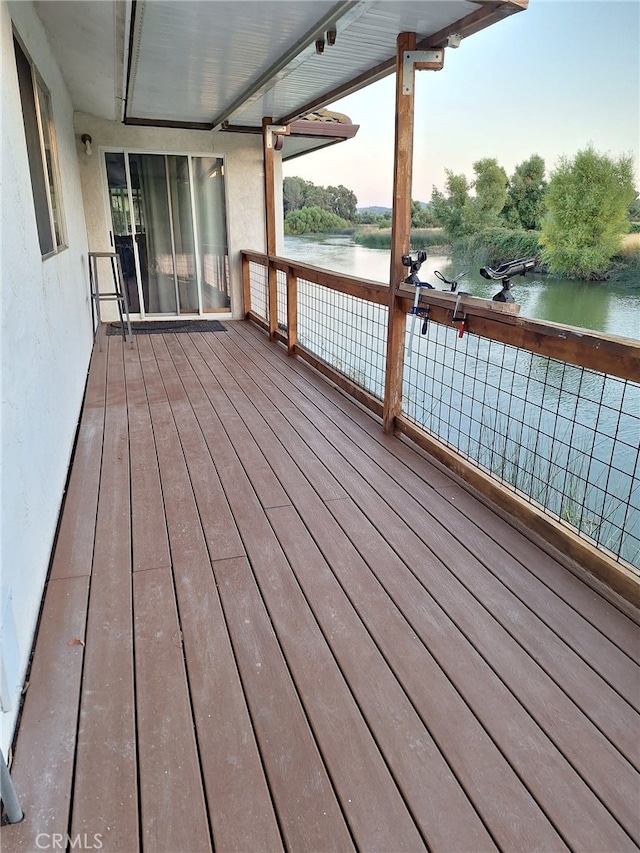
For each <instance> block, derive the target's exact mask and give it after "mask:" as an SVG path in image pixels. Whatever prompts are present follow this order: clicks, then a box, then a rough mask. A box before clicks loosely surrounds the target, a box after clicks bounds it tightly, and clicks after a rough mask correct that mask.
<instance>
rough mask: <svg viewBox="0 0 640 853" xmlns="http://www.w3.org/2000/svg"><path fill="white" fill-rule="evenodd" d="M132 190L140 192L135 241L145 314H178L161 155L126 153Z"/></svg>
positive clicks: (163, 161) (169, 220)
mask: <svg viewBox="0 0 640 853" xmlns="http://www.w3.org/2000/svg"><path fill="white" fill-rule="evenodd" d="M129 172H130V176H131V189H132V191H133V193H134V196H135V194H136V193H138V194H139V198H140V204H139V206H138V209H137V210H136V211H135V214H136V216H135V228H136V234H135V240H136V246H137V249H138V256H139V262H140V278H141V280H142V292H143V294H144V310H145V313H147V314H177V313H178V304H177V298H176V277H175V266H174V254H173V243H172V239H171V237H172V235H171V213H170V209H169V194H168V191H167V189H168V188H167V174H166V166H165V157H164V155H163V154H129Z"/></svg>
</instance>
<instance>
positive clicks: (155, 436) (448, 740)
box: [2, 323, 640, 853]
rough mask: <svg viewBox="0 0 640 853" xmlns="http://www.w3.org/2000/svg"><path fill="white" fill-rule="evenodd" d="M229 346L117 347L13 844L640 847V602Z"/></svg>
mask: <svg viewBox="0 0 640 853" xmlns="http://www.w3.org/2000/svg"><path fill="white" fill-rule="evenodd" d="M227 325H228V331H226V332H223V333H217V334H216V333H204V334H180V335H169V334H167V335H153V336H138V337H136V338H135V343H134V348H133V349H131V348H130V347H128V346H124V347H123V343H122V340H121V339H120V338H114V337H111V338H108V339H107V341H108V348H107V349H106V351H105V352H103V353H100V352H97V351H96V352H95V353H94V356H93V361H92V365H91V372H90V378H89V385H88V390H87V396H86V401H85V406H84V409H83V414H82V422H81V427H80V433H79V439H78V445H77V449H76V454H75V459H74V464H73V469H72V474H71V478H70V482H69V490H68V493H67V497H66V501H65V506H64V512H63V516H62V520H61V525H60V532H59V537H58V542H57V546H56V550H55V553H54V558H53V563H52V569H51V575H50V579H49V582H48V586H47V590H46V597H45V601H44V607H43V612H42V618H41V624H40V629H39V634H38V639H37V643H36V646H35V654H34V658H33V665H32V669H31V674H30V681H29V686H28V690H27V692H26V697H25V703H24V710H23V714H22V719H21V723H20V729H19V735H18V739H17V746H16V752H15V760H14V765H13V771H12V773H13V778H14V782H15V785H16V789H17V792H18V795H19V796H20V798H21V802H22V806H23V809H24V811H25V813H26V820H25V822H24V823H22V824H20V825H17V826H5V827H3V829H2V843H3V849H5V850H35V849H55V848H54V846H53V844H52V841H51V839H52V838H53V837H54V833H58V834H60V835H61V837H62V836H66V835H69V836H70V839H71V842H70V843H71V844H72V845H73V844H74V843H75V849H78V845H77V839H78V836H80V837H81V838H80V841H81V842H82V845H81V846H82V849H96V848H98V847H101V848H102V849H103V850H116V849H118V850H124V851H136V850H138V849H143V848H144V849H145V850H148V851H160V850H166V851H172V853H175V851H181V853H190V851H193V852H194V853H196V851H198V853H199V851H205V850H210V849H212V848H213V847H215V849H217V850H238V851H252V853H253V851H258V850H265V851H275V850H278V849H282V848H287V849H289V850H292V851H294V853H301V852H302V851H328V850H339V851H344V850H348V849H352V848H356V849H359V850H363V851H414V850H423V849H425V848H426V849H429V850H431V851H438V850H442V851H471V850H473V851H478V850H494V849H496V848H498V849H501V850H505V851H512V850H533V849H536V850H553V851H559V850H562V849H565V848H566V847H569V848H572V849H576V850H580V851H587V850H591V851H623V850H635V849H637V844H638V840H639V835H640V829H639V818H638V814H639V811H638V802H639V796H640V782H639V779H640V777H639V775H638V773H637V769H636V768H638V767H639V766H640V756H639V753H640V749H639V737H638V735H639V727H638V714H637V709H638V704H639V694H640V689H639V688H640V680H639V679H640V669H639V667H638V661H639V659H640V650H639V648H638V633H637V624H636V623H635V622H634V621H633V618H632V617H633V615H634V614H633V612H632V611H631V609H630V608H628V609H627V610H626V612H623V610H620V609H618V608H617V607H616V606H615V603H612V602H610V601H607V600H605V599H604V598H603V597H601V595H599V594H598V593H597V592H596V591H595V590H594V589H592V588H591V587H590V586H588V585H587V584H586V583H584V582H583V580H582V579H581V577H580V575H579V573H578V574H575V573H573V572H571V571H569V570H568V569H567V568H566V567H564V566H563V565H562V564H561V563H560V562H558V561H557V560H556V559H554V557H553V556H551V554H550V553H547V551H545V550H542V549H541V548H540V547H538V545H537V544H535V543H534V542H532V541H530V540H529V539H528V538H525V537H524V536H523V535H521V534H520V533H519V532H517V531H516V530H515V529H514V528H513V527H511V526H509V525H508V524H507V523H506V522H505V521H504V520H503V519H501V518H500V517H499V516H498V515H496V514H495V513H494V512H493V511H491V509H489V508H488V507H487V506H486V505H485V504H484V503H483V502H481V501H479V500H477V499H476V498H475V497H473V496H472V495H471V494H470V492H469V491H467V490H465V489H464V488H462V487H461V486H460V485H459V484H458V483H457V482H456V481H455V480H454V479H452V478H451V477H450V476H448V475H447V474H446V473H445V472H444V471H443V470H442V469H441V468H439V467H437V466H436V465H434V464H432V463H430V461H429V460H428V459H427V458H426V457H425V456H424V454H420V453H418V452H416V451H415V450H413V449H412V448H411V447H410V446H409V445H408V444H407V443H405V442H403V441H401V440H399V439H397V438H390V437H388V436H385V435H384V434H383V433H382V431H381V429H380V426H379V424H378V423H376V421H375V420H374V419H373V418H372V417H371V416H370V415H368V414H367V413H365V412H363V411H362V410H360V409H359V408H358V407H357V406H355V405H354V404H352V403H351V402H350V401H349V400H348V399H346V398H345V397H344V396H343V395H342V394H341V393H340V392H338V391H336V390H334V389H333V388H332V387H331V386H330V385H329V384H328V383H326V382H325V381H323V380H322V379H320V378H318V377H317V376H316V375H315V374H314V373H313V372H312V371H311V370H310V369H308V368H307V367H306V366H305V365H303V364H301V363H299V362H297V361H294V360H292V359H289V358H287V356H286V354H283V352H282V350H281V349H280V348H279V347H277V346H274V345H272V344H269V343H268V341H267V340H266V338H265V337H264V336H263V335H262V333H261V332H259V331H258V330H256V329H255V328H254V327H252V326H250V325H248V324H246V323H229V324H227ZM46 844H49V847H48V848H47V847H46V846H45V845H46ZM5 845H6V846H5ZM58 849H60V848H58Z"/></svg>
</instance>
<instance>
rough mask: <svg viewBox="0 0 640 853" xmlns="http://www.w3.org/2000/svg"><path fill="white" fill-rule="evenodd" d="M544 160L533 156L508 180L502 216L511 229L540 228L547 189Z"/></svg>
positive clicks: (518, 166) (521, 164)
mask: <svg viewBox="0 0 640 853" xmlns="http://www.w3.org/2000/svg"><path fill="white" fill-rule="evenodd" d="M544 171H545V165H544V160H543V159H542V157H540V156H539V155H538V154H534V155H533V156H531V157H529V159H528V160H525V161H524V162H523V163H520V164H519V165H517V166H516V168H515V171H514V173H513V175H512V176H511V178H510V180H509V186H508V188H507V201H506V204H505V206H504V209H503V211H502V216H503V218H504V219H505V221H506V222H507V224H508V225H510V226H511V227H513V228H523V229H524V230H525V231H532V230H533V231H536V230H538V229H539V228H540V221H541V219H542V213H543V198H544V194H545V191H546V188H547V185H546V182H545V180H544Z"/></svg>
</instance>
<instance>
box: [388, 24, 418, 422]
mask: <svg viewBox="0 0 640 853" xmlns="http://www.w3.org/2000/svg"><path fill="white" fill-rule="evenodd" d="M415 46H416V36H415V33H400V34H399V35H398V39H397V45H396V135H395V151H394V172H393V214H392V220H391V268H390V278H389V326H388V332H387V365H386V376H385V388H384V408H383V416H382V427H383V429H384V431H385V432H389V433H390V432H393V431H394V429H395V420H396V417H397V416H398V415H399V414H400V413H401V411H402V374H403V368H404V340H405V330H406V322H407V321H406V313H405V311H404V310H403V307H402V300H401V299H400V298H399V297H398V295H397V290H398V286H399V284H400V282H401V281H402V279H403V278H404V272H403V271H404V269H405V268H404V267H403V265H402V256H403V255H406V254H408V253H409V249H410V246H411V184H412V173H413V111H414V94H413V91H414V87H413V86H411V92H410V94H404V93H403V91H402V84H403V69H402V60H403V53H404V51H407V50H415ZM411 74H412V75H414V76H415V72H414V70H413V66H411Z"/></svg>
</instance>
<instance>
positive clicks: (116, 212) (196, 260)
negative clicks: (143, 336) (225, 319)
mask: <svg viewBox="0 0 640 853" xmlns="http://www.w3.org/2000/svg"><path fill="white" fill-rule="evenodd" d="M105 166H106V172H107V185H108V188H109V203H110V210H111V222H112V228H113V238H114V245H115V248H116V251H117V252H118V254H119V255H120V258H121V261H122V268H123V271H124V275H125V282H126V286H127V291H128V296H129V301H130V306H131V311H132V312H133V313H139V314H140V315H141V316H142V317H145V316H147V315H151V316H171V317H174V316H178V315H202V314H205V313H208V312H226V311H229V310H230V304H231V303H230V299H229V286H228V282H229V276H228V252H227V229H226V215H225V188H224V165H223V162H222V160H221V159H220V158H217V157H191V156H187V155H177V154H151V153H138V152H135V153H134V152H106V153H105Z"/></svg>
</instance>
